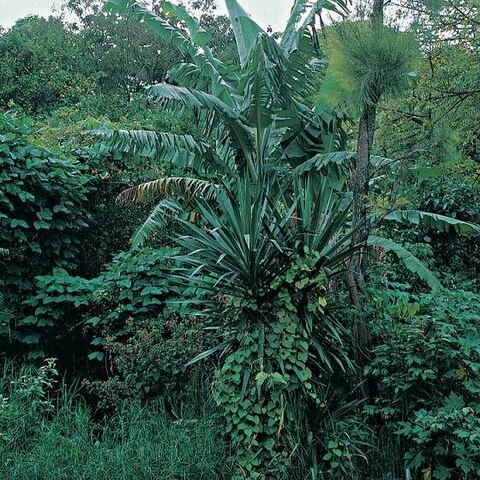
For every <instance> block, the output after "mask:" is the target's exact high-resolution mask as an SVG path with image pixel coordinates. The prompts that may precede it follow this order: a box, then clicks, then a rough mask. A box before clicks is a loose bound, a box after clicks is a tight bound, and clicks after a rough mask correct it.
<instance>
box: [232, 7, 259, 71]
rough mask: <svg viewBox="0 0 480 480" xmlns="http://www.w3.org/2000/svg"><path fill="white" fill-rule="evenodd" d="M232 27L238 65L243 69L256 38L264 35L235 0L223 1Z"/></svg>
mask: <svg viewBox="0 0 480 480" xmlns="http://www.w3.org/2000/svg"><path fill="white" fill-rule="evenodd" d="M225 3H226V5H227V9H228V15H229V17H230V23H231V25H232V29H233V33H234V34H235V40H236V42H237V49H238V56H239V58H240V64H241V65H242V67H244V66H245V65H246V63H247V60H248V57H249V55H250V51H251V50H252V48H253V46H254V45H255V42H256V39H257V36H258V35H259V34H260V33H265V32H264V31H263V30H262V28H260V27H259V26H258V25H257V24H256V23H255V22H254V21H253V20H252V19H251V18H250V16H249V15H248V13H247V12H246V11H245V10H244V9H243V8H242V7H241V6H240V4H239V3H238V2H237V1H236V0H225Z"/></svg>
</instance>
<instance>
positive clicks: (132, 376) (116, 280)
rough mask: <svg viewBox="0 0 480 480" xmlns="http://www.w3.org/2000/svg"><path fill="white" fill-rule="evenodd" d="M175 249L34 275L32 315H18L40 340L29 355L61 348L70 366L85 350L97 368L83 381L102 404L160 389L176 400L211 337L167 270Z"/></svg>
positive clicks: (147, 251) (28, 306) (27, 303)
mask: <svg viewBox="0 0 480 480" xmlns="http://www.w3.org/2000/svg"><path fill="white" fill-rule="evenodd" d="M176 252H177V250H174V249H171V248H163V249H152V248H148V247H146V248H143V249H141V250H137V251H130V252H124V253H121V254H119V255H118V256H116V257H115V258H114V260H113V261H112V263H111V264H110V265H108V266H107V267H106V269H105V271H104V272H102V273H101V274H100V275H99V276H98V277H95V278H92V279H85V278H82V277H78V276H71V275H69V274H68V273H67V272H66V271H65V270H61V269H56V270H54V271H53V272H52V274H51V275H43V276H39V277H37V290H36V292H37V293H36V295H35V296H31V297H30V298H29V299H27V300H26V301H25V302H24V309H25V310H28V311H29V312H30V315H28V316H26V317H25V318H23V319H21V320H20V321H19V324H20V328H23V327H28V329H29V331H30V332H31V333H30V335H31V336H32V339H33V336H35V339H36V340H37V342H36V344H35V345H33V346H32V351H31V356H40V355H42V356H43V355H45V354H49V355H50V354H56V355H58V354H60V353H61V354H62V365H63V366H65V365H67V366H70V365H71V366H72V367H73V366H74V361H75V359H76V362H77V364H78V360H79V358H81V356H82V355H83V358H85V357H86V356H87V355H88V358H89V360H90V361H91V362H90V366H91V367H94V370H93V372H92V371H90V377H91V378H90V381H88V382H86V383H87V384H88V386H89V388H91V390H92V391H93V392H95V393H96V394H97V395H98V396H99V398H100V400H101V404H102V406H104V407H112V406H115V405H116V404H117V403H118V401H119V399H121V398H137V399H146V398H150V397H154V396H157V395H166V396H167V397H168V398H169V400H171V401H172V402H173V401H174V400H175V398H176V397H177V396H179V395H180V393H181V391H182V390H184V389H185V388H189V387H190V385H191V382H189V377H190V376H191V371H187V369H186V367H185V365H186V364H187V362H188V361H189V360H191V359H192V358H193V357H194V356H195V355H196V354H198V353H200V352H201V351H203V349H207V348H209V346H210V344H211V337H212V335H211V334H208V335H207V334H205V333H204V332H203V323H202V321H200V320H199V319H198V317H194V316H188V315H185V314H184V312H183V311H182V306H181V302H179V301H178V293H177V289H176V288H174V287H173V280H172V278H171V276H170V275H171V274H170V273H169V271H170V270H169V268H171V264H172V260H171V257H172V256H173V255H174V254H175V253H176ZM176 299H177V300H176ZM82 339H84V340H83V341H82ZM85 339H87V340H88V341H89V342H90V345H87V344H85ZM95 366H96V368H95ZM105 368H106V370H107V371H105V370H104V369H105ZM95 371H96V375H95V374H94V372H95ZM106 373H108V380H102V377H103V376H104V375H105V374H106ZM92 374H94V375H93V378H97V380H92ZM99 377H100V379H98V378H99Z"/></svg>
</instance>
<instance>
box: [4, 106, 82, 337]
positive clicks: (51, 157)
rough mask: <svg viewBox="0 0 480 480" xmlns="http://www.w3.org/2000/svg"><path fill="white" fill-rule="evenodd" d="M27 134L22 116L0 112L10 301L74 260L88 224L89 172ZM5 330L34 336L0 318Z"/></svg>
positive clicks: (6, 282) (6, 280) (6, 333)
mask: <svg viewBox="0 0 480 480" xmlns="http://www.w3.org/2000/svg"><path fill="white" fill-rule="evenodd" d="M31 134H32V132H31V130H30V128H29V126H28V125H27V123H25V121H23V120H21V119H18V118H16V117H14V116H13V115H9V114H0V244H1V245H2V247H3V248H5V249H7V251H8V254H7V255H4V256H2V258H1V259H0V266H1V269H2V274H1V280H0V281H1V287H2V290H3V291H4V292H5V296H6V300H7V302H8V303H10V304H14V303H17V302H19V301H20V300H21V299H23V298H25V297H26V296H28V295H29V293H30V292H31V291H32V289H33V287H34V278H35V277H36V276H37V275H42V274H45V273H47V272H50V271H51V270H52V268H55V267H61V268H72V267H74V266H75V262H76V255H77V254H78V252H79V245H80V240H79V237H78V233H79V231H81V229H83V228H85V227H86V226H87V225H86V223H85V221H86V220H87V215H86V212H85V210H84V202H85V201H86V198H87V194H88V193H89V191H90V186H89V184H90V181H91V176H90V174H89V173H88V172H87V170H86V169H85V167H83V166H82V165H81V164H79V163H77V162H75V161H73V160H70V159H67V158H64V157H63V156H62V155H60V154H59V153H58V152H56V151H52V150H49V149H45V148H41V147H37V144H36V143H35V141H34V140H32V139H31V137H30V136H31ZM17 308H18V305H17ZM16 310H17V309H15V311H14V313H16ZM17 318H18V316H17ZM6 336H8V338H9V339H10V340H17V341H21V342H24V343H26V344H33V343H35V342H36V341H37V338H36V337H35V336H33V337H32V336H31V332H30V331H29V329H28V328H27V329H24V330H22V331H19V330H18V329H17V328H16V325H15V323H13V322H3V323H1V324H0V338H1V337H4V338H5V337H6Z"/></svg>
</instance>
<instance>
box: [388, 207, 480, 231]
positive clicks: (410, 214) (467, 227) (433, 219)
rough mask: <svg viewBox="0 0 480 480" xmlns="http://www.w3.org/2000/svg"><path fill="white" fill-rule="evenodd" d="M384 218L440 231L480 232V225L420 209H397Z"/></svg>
mask: <svg viewBox="0 0 480 480" xmlns="http://www.w3.org/2000/svg"><path fill="white" fill-rule="evenodd" d="M384 220H390V221H394V222H399V223H405V224H413V225H419V226H424V227H427V228H431V229H434V230H437V231H439V232H448V231H450V230H454V231H456V232H458V233H463V234H477V235H478V234H480V226H479V225H475V224H473V223H469V222H464V221H462V220H458V219H456V218H452V217H447V216H445V215H439V214H438V213H430V212H422V211H420V210H397V211H395V212H391V213H389V214H388V215H386V216H385V217H384Z"/></svg>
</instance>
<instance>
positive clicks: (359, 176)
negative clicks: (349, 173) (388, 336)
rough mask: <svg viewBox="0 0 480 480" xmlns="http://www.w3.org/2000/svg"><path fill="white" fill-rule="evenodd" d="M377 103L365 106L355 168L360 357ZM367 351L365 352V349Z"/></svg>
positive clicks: (353, 275)
mask: <svg viewBox="0 0 480 480" xmlns="http://www.w3.org/2000/svg"><path fill="white" fill-rule="evenodd" d="M375 117H376V106H375V105H374V104H372V105H367V106H365V108H364V110H363V112H362V116H361V117H360V123H359V127H358V140H357V165H356V169H355V182H354V186H353V206H354V210H353V224H354V233H353V237H352V244H353V245H355V246H357V247H358V249H357V250H356V251H355V253H354V254H353V255H352V257H351V259H350V263H349V268H348V275H347V282H348V288H349V291H350V298H351V301H352V303H353V305H354V306H355V307H356V308H357V310H358V322H357V326H356V337H357V343H358V347H359V348H358V350H359V352H358V353H359V354H358V355H357V357H358V358H357V360H360V358H361V357H362V356H363V353H364V352H363V350H364V349H365V348H366V347H367V346H368V344H369V331H368V328H367V325H366V315H365V303H366V297H365V278H364V273H363V272H364V267H365V261H364V258H365V254H366V250H367V240H368V235H369V225H368V220H367V197H368V184H369V181H370V168H369V167H370V153H371V149H372V143H373V133H374V129H375ZM362 352H363V353H362Z"/></svg>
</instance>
